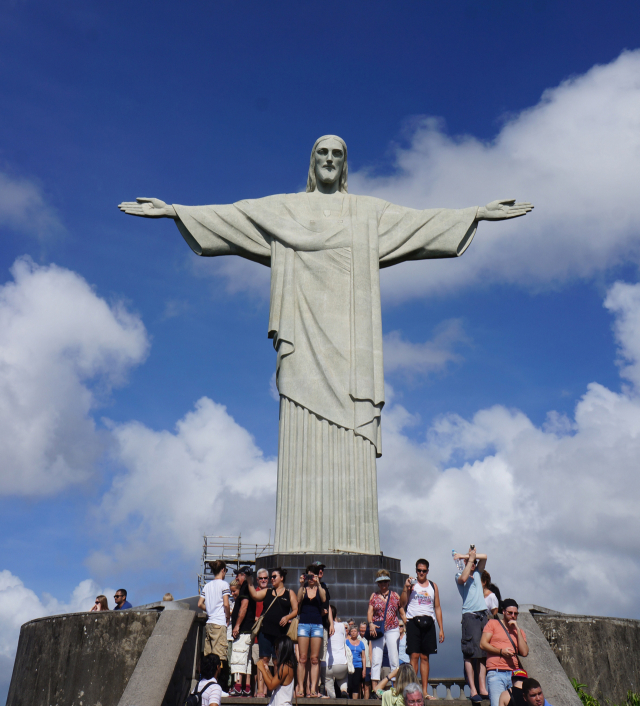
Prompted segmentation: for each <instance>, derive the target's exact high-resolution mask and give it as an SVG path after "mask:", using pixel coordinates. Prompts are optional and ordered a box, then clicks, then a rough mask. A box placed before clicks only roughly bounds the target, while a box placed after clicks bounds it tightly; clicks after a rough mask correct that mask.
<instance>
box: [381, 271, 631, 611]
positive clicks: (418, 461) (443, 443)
mask: <svg viewBox="0 0 640 706" xmlns="http://www.w3.org/2000/svg"><path fill="white" fill-rule="evenodd" d="M605 306H606V307H607V308H608V309H609V310H610V311H612V313H613V314H614V315H615V322H614V331H615V335H616V339H617V343H618V346H619V351H620V357H621V360H622V370H621V372H622V375H623V376H624V377H625V378H626V379H627V380H629V381H630V383H631V384H630V385H628V386H625V387H623V389H622V391H621V392H616V391H614V390H610V389H608V388H606V387H604V386H603V385H601V384H598V383H597V382H593V383H591V384H590V385H588V387H587V390H586V391H585V393H584V395H583V396H582V397H581V399H580V400H579V401H578V402H577V404H576V407H575V412H574V414H573V418H572V419H569V418H567V417H565V416H563V415H560V414H558V413H557V412H550V413H549V415H548V419H547V422H546V423H545V424H544V425H542V426H540V427H538V426H536V425H535V424H534V423H533V422H532V421H531V420H530V419H529V418H528V417H527V416H526V415H525V414H523V413H522V412H521V411H519V410H515V409H506V408H504V407H502V406H499V405H497V406H494V407H491V408H488V409H483V410H480V411H478V412H477V413H476V414H475V415H474V416H473V417H472V418H471V419H463V418H462V417H460V416H458V415H456V414H447V415H444V416H442V417H440V418H438V419H436V420H435V422H434V423H433V424H432V425H431V426H430V427H429V428H428V429H427V430H426V433H425V435H424V437H423V438H422V440H421V441H420V440H419V441H416V440H415V438H412V437H411V436H410V434H409V430H410V427H414V428H415V426H416V424H417V420H416V419H415V418H413V417H412V416H411V415H410V414H409V413H408V412H406V410H404V409H403V408H402V407H400V406H398V405H396V406H395V407H392V408H391V410H390V412H389V413H387V414H385V416H384V434H385V436H384V443H385V455H384V456H383V458H382V459H381V460H380V463H379V469H380V472H379V482H380V492H379V498H380V513H381V526H382V535H383V547H385V546H386V547H389V548H391V547H402V550H401V551H402V558H403V559H404V560H406V561H407V562H408V564H407V565H409V566H410V565H411V561H412V560H415V558H416V557H417V556H419V555H423V554H427V555H428V556H430V557H432V559H433V564H434V567H433V576H432V578H434V580H436V581H437V580H438V578H440V580H441V581H442V582H443V584H444V590H443V596H444V600H445V602H446V604H447V606H448V609H449V610H451V611H454V614H456V613H457V612H458V611H459V598H458V596H457V592H456V591H455V586H454V583H453V578H452V576H453V563H452V562H451V559H450V558H449V557H450V555H451V550H452V549H457V550H460V549H466V548H467V547H468V546H469V543H471V542H473V543H475V544H477V545H478V548H479V551H486V552H487V553H488V554H489V557H490V559H489V563H488V567H487V568H488V569H489V570H490V572H491V574H492V577H493V578H494V580H495V582H496V583H497V584H498V585H499V586H500V587H501V589H502V591H503V595H505V593H506V594H507V595H511V594H513V595H514V597H516V598H517V599H518V600H520V601H521V602H523V603H528V602H529V603H537V604H539V605H547V606H550V607H552V608H556V609H558V610H562V611H566V612H578V613H588V614H600V615H602V614H605V615H606V614H608V615H621V616H626V617H636V616H637V614H638V609H637V605H638V600H639V599H640V593H639V592H638V588H637V587H638V581H639V579H640V563H639V562H638V559H637V556H638V552H639V551H640V514H639V513H638V510H637V499H638V497H639V496H640V476H639V475H638V472H637V459H638V458H639V457H640V376H639V375H638V365H639V364H640V337H639V336H638V333H637V332H638V323H640V285H638V284H635V285H629V284H623V283H617V284H616V285H614V286H613V287H612V288H611V289H610V291H609V293H608V295H607V297H606V300H605ZM438 573H440V574H441V575H440V576H438V575H437V574H438Z"/></svg>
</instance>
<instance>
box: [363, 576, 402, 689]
mask: <svg viewBox="0 0 640 706" xmlns="http://www.w3.org/2000/svg"><path fill="white" fill-rule="evenodd" d="M376 583H377V584H378V591H377V592H376V593H372V594H371V598H370V599H369V610H368V611H367V620H368V622H369V629H368V631H367V632H368V634H369V635H370V642H371V683H372V686H373V690H374V691H375V690H376V688H377V686H378V682H379V681H380V670H381V667H382V655H383V652H384V646H385V645H386V646H387V653H388V654H389V664H390V666H391V669H392V670H393V669H397V668H398V640H399V639H400V628H399V623H398V613H399V611H400V596H399V595H398V594H397V593H396V592H395V591H392V590H391V589H390V586H391V575H390V574H389V572H388V571H387V570H386V569H380V571H378V573H377V575H376Z"/></svg>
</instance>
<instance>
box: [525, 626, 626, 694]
mask: <svg viewBox="0 0 640 706" xmlns="http://www.w3.org/2000/svg"><path fill="white" fill-rule="evenodd" d="M533 617H534V618H535V621H536V623H537V624H538V625H539V627H540V629H541V630H542V633H543V634H544V636H545V638H546V639H547V641H548V643H549V645H550V646H551V649H552V650H553V652H554V653H555V655H556V657H557V658H558V660H559V662H560V664H561V665H562V668H563V669H564V671H565V672H566V674H567V676H568V677H569V678H571V677H575V678H576V679H577V680H578V681H579V682H581V683H583V684H587V686H588V687H589V692H590V693H591V694H593V695H594V696H596V697H597V698H598V699H599V700H600V701H601V703H603V704H604V700H605V699H608V700H609V701H610V702H611V703H614V704H621V703H624V701H625V699H626V696H627V690H629V689H631V690H633V691H640V621H638V620H626V619H623V618H601V617H593V616H586V615H564V614H561V613H559V614H549V613H547V614H544V613H533Z"/></svg>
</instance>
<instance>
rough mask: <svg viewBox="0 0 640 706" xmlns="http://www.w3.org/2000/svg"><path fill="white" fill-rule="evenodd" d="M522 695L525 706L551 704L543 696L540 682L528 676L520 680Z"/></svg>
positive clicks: (545, 705)
mask: <svg viewBox="0 0 640 706" xmlns="http://www.w3.org/2000/svg"><path fill="white" fill-rule="evenodd" d="M522 695H523V696H524V701H525V703H526V704H527V706H551V704H550V703H549V702H548V701H547V700H546V699H545V698H544V694H543V693H542V687H541V686H540V682H538V681H536V680H535V679H531V678H530V677H529V678H528V679H525V680H524V681H523V682H522Z"/></svg>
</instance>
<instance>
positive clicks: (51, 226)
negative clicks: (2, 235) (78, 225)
mask: <svg viewBox="0 0 640 706" xmlns="http://www.w3.org/2000/svg"><path fill="white" fill-rule="evenodd" d="M0 225H6V226H9V227H10V228H14V229H16V230H19V231H21V232H24V233H30V234H33V235H37V236H40V237H42V236H45V235H48V234H50V233H52V232H55V231H59V230H61V229H62V225H61V223H60V221H59V220H58V216H57V215H56V213H55V211H54V210H53V209H52V208H51V207H50V206H49V205H48V204H47V203H46V200H45V198H44V196H43V195H42V191H41V189H40V187H39V186H38V185H37V184H36V183H34V182H33V181H30V180H29V179H24V178H18V177H12V176H9V175H8V174H4V173H2V172H0Z"/></svg>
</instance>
